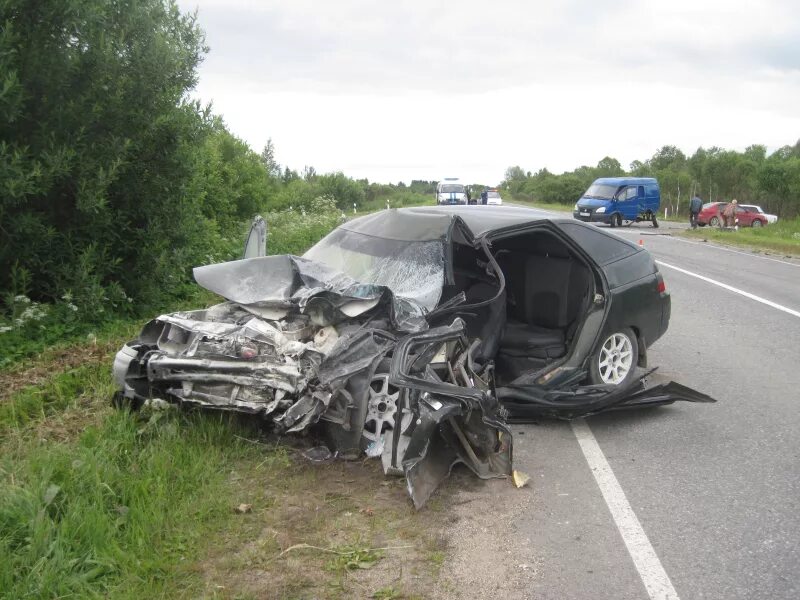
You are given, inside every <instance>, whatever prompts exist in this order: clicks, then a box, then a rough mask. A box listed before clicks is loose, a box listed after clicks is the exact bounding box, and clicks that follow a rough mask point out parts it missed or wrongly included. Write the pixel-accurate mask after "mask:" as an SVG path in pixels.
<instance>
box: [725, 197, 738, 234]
mask: <svg viewBox="0 0 800 600" xmlns="http://www.w3.org/2000/svg"><path fill="white" fill-rule="evenodd" d="M737 204H738V203H737V201H736V198H734V199H733V200H731V201H730V202H728V206H726V207H725V210H723V211H722V218H723V219H725V227H735V226H736V206H737Z"/></svg>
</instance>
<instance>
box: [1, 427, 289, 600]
mask: <svg viewBox="0 0 800 600" xmlns="http://www.w3.org/2000/svg"><path fill="white" fill-rule="evenodd" d="M235 432H236V429H235V428H232V427H231V426H230V424H229V423H228V422H227V420H226V419H223V418H220V417H216V418H213V417H212V418H209V417H202V416H200V415H195V416H186V415H181V414H172V415H168V416H164V417H161V418H157V417H156V416H153V418H152V419H151V420H150V421H147V422H141V421H140V420H138V419H137V418H136V417H135V416H131V415H130V414H128V413H123V412H112V413H110V414H108V415H107V416H106V418H105V419H104V420H103V421H102V422H101V423H100V424H99V425H97V426H92V427H89V428H88V429H87V430H86V431H84V432H83V433H82V434H81V435H80V436H79V437H78V438H77V439H74V440H69V441H64V442H55V443H52V442H49V441H47V440H34V439H27V440H24V439H20V438H17V439H14V440H9V441H7V442H6V443H5V444H4V446H3V455H2V459H0V590H1V591H0V596H3V597H7V598H23V597H41V598H44V597H47V598H54V597H67V596H70V597H82V598H83V597H119V598H123V597H124V598H127V597H131V598H133V597H154V596H159V595H170V594H176V593H178V592H179V591H180V593H181V594H185V595H187V596H190V595H193V594H192V591H195V592H197V591H199V590H200V589H201V584H202V582H200V581H198V579H197V577H195V576H193V574H192V572H191V570H190V569H186V568H185V566H186V565H189V564H191V563H192V561H193V560H195V559H197V557H198V556H199V554H200V552H201V550H203V549H204V548H205V546H206V541H205V540H206V538H207V536H209V535H212V534H214V533H215V532H219V531H220V529H221V528H223V527H225V525H226V523H228V522H229V521H230V520H231V519H232V518H233V513H232V510H231V503H232V498H231V495H230V493H229V492H228V489H227V479H228V474H229V473H230V471H231V470H232V469H234V468H236V465H237V463H239V462H240V461H242V460H246V459H248V458H249V459H250V460H255V458H256V457H255V456H254V455H255V454H256V453H258V457H257V458H258V459H259V460H260V461H263V460H264V452H263V450H258V449H256V448H254V447H253V446H251V445H249V444H246V443H243V442H242V441H241V440H239V439H238V438H237V437H236V436H235ZM276 452H280V451H276ZM280 467H281V463H280V462H279V463H278V468H279V469H280Z"/></svg>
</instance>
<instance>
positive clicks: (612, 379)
mask: <svg viewBox="0 0 800 600" xmlns="http://www.w3.org/2000/svg"><path fill="white" fill-rule="evenodd" d="M638 362H639V341H638V339H637V338H636V334H634V333H633V330H632V329H630V328H628V327H624V328H622V329H620V330H619V331H614V332H612V333H607V334H605V335H604V337H603V342H602V343H601V344H600V347H599V348H598V349H597V351H596V352H595V353H594V354H592V358H591V363H590V364H589V381H590V382H591V383H593V384H607V385H615V386H623V387H624V386H627V385H628V384H630V383H631V381H632V380H633V378H634V376H635V375H636V365H637V363H638Z"/></svg>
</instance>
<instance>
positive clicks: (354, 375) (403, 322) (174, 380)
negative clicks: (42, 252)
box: [113, 256, 512, 508]
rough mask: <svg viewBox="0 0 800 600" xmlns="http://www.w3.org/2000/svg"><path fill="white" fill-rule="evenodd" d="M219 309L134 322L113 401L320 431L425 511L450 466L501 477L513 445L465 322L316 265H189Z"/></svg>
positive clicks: (289, 260)
mask: <svg viewBox="0 0 800 600" xmlns="http://www.w3.org/2000/svg"><path fill="white" fill-rule="evenodd" d="M195 279H196V280H197V282H198V283H199V284H200V285H202V286H203V287H205V288H206V289H208V290H210V291H212V292H215V293H217V294H219V295H220V296H222V297H223V298H225V299H226V301H225V302H222V303H220V304H217V305H215V306H212V307H210V308H206V309H201V310H194V311H186V312H177V313H172V314H167V315H162V316H160V317H158V318H156V319H154V320H153V321H150V322H149V323H147V324H146V325H145V326H144V328H143V329H142V332H141V334H140V335H139V337H138V338H137V339H136V340H134V341H132V342H130V343H128V344H126V345H125V346H124V347H123V348H122V349H121V350H120V351H119V352H118V353H117V356H116V358H115V361H114V367H113V372H114V378H115V381H116V383H117V385H118V387H119V391H118V392H117V395H116V398H115V401H116V403H117V404H118V405H129V406H132V407H134V408H137V407H139V406H141V405H143V404H144V403H145V402H147V401H148V400H154V399H158V400H163V401H167V402H171V403H174V404H180V405H187V406H197V407H201V408H205V409H215V410H222V411H236V412H239V413H246V414H249V415H252V416H253V418H256V419H260V420H262V421H263V422H265V423H266V424H268V425H270V426H271V427H272V428H274V430H275V431H277V432H278V433H292V432H301V431H305V430H307V429H309V428H311V427H312V426H318V427H320V428H323V429H324V430H325V433H326V436H327V440H328V444H329V446H330V447H331V450H332V451H335V452H336V453H338V454H339V455H340V456H343V457H356V456H359V455H360V454H361V453H366V454H367V455H369V456H375V457H378V456H380V457H381V459H382V461H383V465H384V470H385V471H386V472H387V473H392V474H398V475H404V476H405V477H406V480H407V482H408V490H409V494H410V495H411V497H412V499H413V501H414V504H415V506H417V507H418V508H419V507H421V506H422V505H424V504H425V502H426V501H427V499H428V498H429V497H430V495H431V493H433V491H434V490H435V489H436V487H437V486H438V484H439V483H440V482H441V481H442V480H443V479H444V478H445V477H446V476H447V475H448V474H449V472H450V469H451V468H452V466H453V465H454V464H456V463H458V462H462V463H464V464H466V465H467V466H468V467H469V468H470V469H471V470H472V471H473V472H474V473H475V474H476V475H478V476H479V477H482V478H490V477H504V476H507V475H509V474H510V473H511V455H512V439H511V434H510V432H509V430H508V428H507V427H506V426H505V423H504V420H503V418H502V411H501V409H500V407H499V405H498V403H497V398H496V394H495V393H494V390H493V389H492V388H493V384H492V378H491V367H489V368H488V370H487V368H483V370H482V371H481V372H480V373H479V372H478V369H477V368H476V367H475V363H474V362H473V360H472V358H471V352H472V351H473V350H474V347H475V345H474V343H472V344H471V342H470V340H469V339H468V338H467V337H466V335H465V327H464V323H463V322H462V321H461V320H460V319H457V318H456V319H454V320H453V322H452V323H451V324H450V325H446V326H440V327H436V328H432V329H429V328H428V324H427V322H426V320H425V311H424V309H423V308H421V307H420V306H419V305H417V304H416V303H415V302H413V301H411V300H408V299H405V298H401V297H398V296H396V295H394V294H393V293H392V291H391V290H390V289H389V288H387V287H385V286H380V285H374V284H362V283H359V282H357V281H355V280H353V279H352V278H350V277H348V276H346V275H344V274H342V273H340V272H338V271H334V270H332V269H330V268H328V267H326V266H324V265H321V264H319V263H316V262H313V261H310V260H307V259H303V258H299V257H294V256H266V257H258V258H249V259H243V260H239V261H232V262H229V263H221V264H216V265H209V266H205V267H198V268H197V269H195Z"/></svg>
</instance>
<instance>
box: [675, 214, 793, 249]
mask: <svg viewBox="0 0 800 600" xmlns="http://www.w3.org/2000/svg"><path fill="white" fill-rule="evenodd" d="M681 235H683V236H686V237H689V238H693V239H703V240H710V241H714V242H719V243H722V244H730V245H733V246H740V247H746V248H752V249H755V250H762V251H768V252H773V253H778V254H784V255H791V256H800V218H796V219H788V220H781V221H778V222H777V223H775V224H773V225H767V226H766V227H761V228H753V227H747V228H742V229H739V230H738V231H728V230H723V229H717V228H714V227H701V228H699V229H696V230H694V231H693V230H691V229H687V230H686V231H683V232H681Z"/></svg>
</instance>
